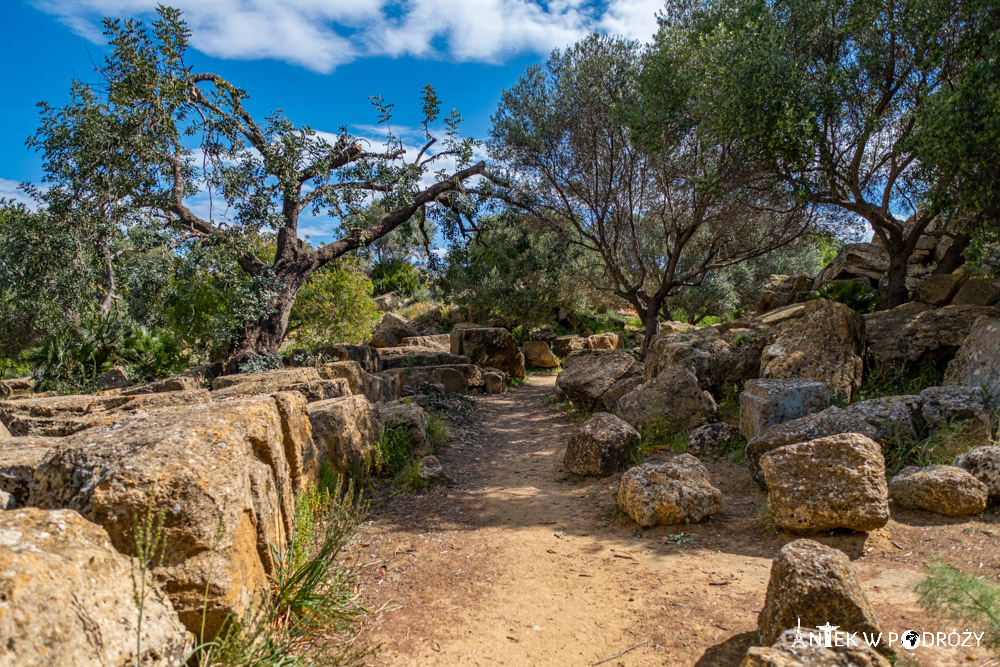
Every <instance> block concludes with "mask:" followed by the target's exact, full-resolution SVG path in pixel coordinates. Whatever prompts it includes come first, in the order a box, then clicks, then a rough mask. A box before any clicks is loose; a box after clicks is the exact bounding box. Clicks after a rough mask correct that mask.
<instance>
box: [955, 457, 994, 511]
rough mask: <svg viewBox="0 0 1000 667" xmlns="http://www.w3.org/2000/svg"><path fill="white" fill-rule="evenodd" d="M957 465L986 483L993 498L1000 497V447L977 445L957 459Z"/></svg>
mask: <svg viewBox="0 0 1000 667" xmlns="http://www.w3.org/2000/svg"><path fill="white" fill-rule="evenodd" d="M955 465H956V466H958V467H959V468H962V469H963V470H967V471H968V472H970V473H972V476H973V477H975V478H976V479H978V480H979V481H980V482H982V483H983V484H985V485H986V488H987V491H988V493H989V494H990V497H991V498H1000V447H998V446H996V445H986V446H984V447H975V448H973V449H970V450H969V451H968V452H966V453H965V454H962V455H961V456H959V457H958V458H957V459H955Z"/></svg>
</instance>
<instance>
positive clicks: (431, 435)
mask: <svg viewBox="0 0 1000 667" xmlns="http://www.w3.org/2000/svg"><path fill="white" fill-rule="evenodd" d="M450 439H451V429H450V428H448V424H446V423H445V422H444V420H443V419H441V418H440V417H438V416H437V415H436V414H434V413H433V412H429V413H428V414H427V440H428V441H429V442H430V445H431V451H433V452H434V453H437V452H439V451H441V449H442V448H444V446H445V445H447V444H448V441H449V440H450Z"/></svg>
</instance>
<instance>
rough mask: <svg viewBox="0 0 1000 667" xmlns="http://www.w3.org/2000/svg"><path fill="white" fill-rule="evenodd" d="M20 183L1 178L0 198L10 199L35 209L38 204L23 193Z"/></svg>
mask: <svg viewBox="0 0 1000 667" xmlns="http://www.w3.org/2000/svg"><path fill="white" fill-rule="evenodd" d="M20 185H21V184H20V183H19V182H17V181H14V180H11V179H9V178H0V198H2V199H10V200H13V201H16V202H20V203H22V204H25V205H26V206H27V207H28V208H30V209H35V208H36V204H35V202H33V201H32V200H31V199H30V198H29V197H28V196H27V195H25V194H24V193H23V192H21V190H20V189H19V188H20Z"/></svg>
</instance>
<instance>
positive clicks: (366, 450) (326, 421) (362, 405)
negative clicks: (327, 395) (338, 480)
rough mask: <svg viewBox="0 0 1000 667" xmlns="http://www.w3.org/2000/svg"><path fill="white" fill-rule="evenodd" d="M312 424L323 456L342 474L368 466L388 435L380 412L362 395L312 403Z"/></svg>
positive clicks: (310, 414)
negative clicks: (384, 436) (384, 435)
mask: <svg viewBox="0 0 1000 667" xmlns="http://www.w3.org/2000/svg"><path fill="white" fill-rule="evenodd" d="M309 422H310V423H311V424H312V432H313V441H314V442H315V443H316V447H317V448H319V451H320V456H324V455H325V456H326V457H327V458H328V459H329V461H330V464H331V465H332V466H333V468H334V470H336V471H337V472H341V473H343V472H347V470H348V469H349V468H351V467H352V466H356V465H365V464H366V462H367V461H368V457H369V455H370V454H371V452H372V450H373V449H374V448H375V444H376V443H377V442H378V439H379V438H381V437H382V433H383V432H384V431H385V426H384V425H383V423H382V420H381V419H380V418H379V414H378V410H377V409H376V407H375V406H374V405H372V403H371V402H370V401H369V400H368V399H367V398H365V397H364V396H363V395H356V396H345V397H344V398H333V399H330V400H329V401H320V402H318V403H310V404H309Z"/></svg>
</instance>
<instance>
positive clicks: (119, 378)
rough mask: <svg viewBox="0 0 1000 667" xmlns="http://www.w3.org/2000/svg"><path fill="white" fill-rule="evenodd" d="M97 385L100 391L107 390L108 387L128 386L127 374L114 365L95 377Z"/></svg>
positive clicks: (120, 387) (119, 387)
mask: <svg viewBox="0 0 1000 667" xmlns="http://www.w3.org/2000/svg"><path fill="white" fill-rule="evenodd" d="M97 386H98V387H100V388H101V390H102V391H107V390H109V389H122V388H124V387H127V386H128V376H127V375H125V371H124V370H122V369H121V368H119V367H118V366H115V367H114V368H110V369H108V370H107V371H105V372H104V373H102V374H101V375H99V376H98V377H97Z"/></svg>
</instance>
